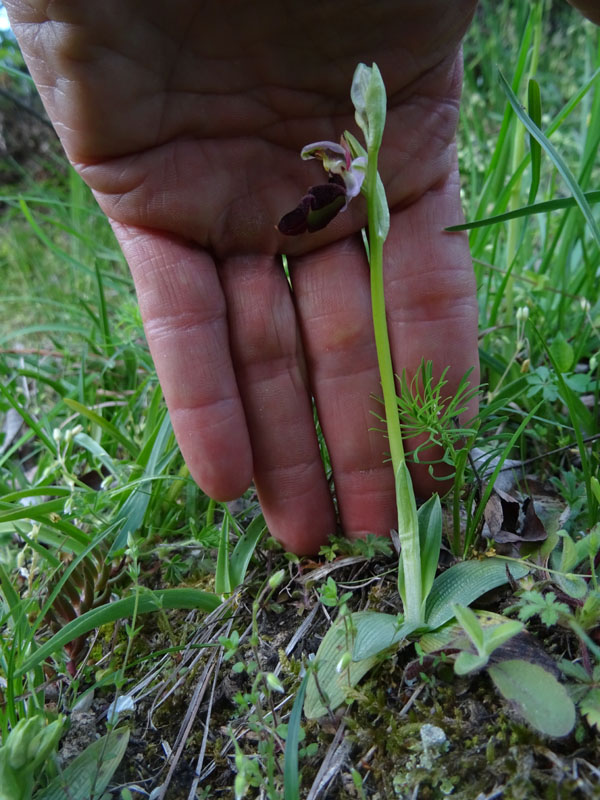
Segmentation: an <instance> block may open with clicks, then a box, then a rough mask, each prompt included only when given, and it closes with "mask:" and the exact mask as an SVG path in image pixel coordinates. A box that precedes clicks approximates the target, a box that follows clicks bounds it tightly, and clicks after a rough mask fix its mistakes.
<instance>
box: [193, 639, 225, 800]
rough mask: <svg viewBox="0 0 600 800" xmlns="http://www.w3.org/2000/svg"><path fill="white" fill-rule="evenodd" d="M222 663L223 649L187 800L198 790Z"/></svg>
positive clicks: (209, 699) (213, 683) (215, 674)
mask: <svg viewBox="0 0 600 800" xmlns="http://www.w3.org/2000/svg"><path fill="white" fill-rule="evenodd" d="M222 662H223V648H221V652H220V654H219V663H218V664H217V665H216V668H215V671H214V675H213V682H212V686H211V690H210V697H209V698H208V708H207V710H206V718H205V720H204V733H203V735H202V744H201V745H200V752H199V753H198V760H197V761H196V774H195V775H194V780H193V781H192V785H191V787H190V793H189V795H188V800H195V798H196V790H197V788H198V784H199V783H200V775H201V772H202V765H203V763H204V755H205V753H206V743H207V741H208V732H209V730H210V726H209V721H210V716H211V713H212V707H213V702H214V699H215V691H216V688H217V681H218V679H219V673H220V669H221V664H222Z"/></svg>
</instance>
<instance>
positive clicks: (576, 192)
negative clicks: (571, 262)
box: [498, 72, 600, 247]
mask: <svg viewBox="0 0 600 800" xmlns="http://www.w3.org/2000/svg"><path fill="white" fill-rule="evenodd" d="M498 75H499V78H500V85H501V86H502V88H503V89H504V92H505V94H506V96H507V97H508V102H509V103H510V104H511V106H512V108H513V111H514V112H515V114H516V115H517V117H518V118H519V119H520V120H521V122H522V123H523V125H524V126H525V127H526V128H527V130H528V131H529V133H530V134H531V136H532V137H533V138H534V139H535V140H536V141H538V142H539V143H540V145H541V146H542V147H543V148H544V150H545V151H546V153H547V154H548V156H549V157H550V159H551V160H552V162H553V163H554V166H555V167H556V169H557V170H558V171H559V173H560V174H561V176H562V177H563V179H564V181H565V183H566V184H567V186H568V187H569V189H570V190H571V194H572V195H573V197H574V198H575V201H576V203H577V205H578V206H579V208H580V210H581V213H582V214H583V216H584V217H585V219H586V221H587V223H588V225H589V226H590V230H591V231H592V235H593V236H594V239H595V240H596V244H597V245H598V247H600V228H598V225H597V223H596V220H595V219H594V215H593V214H592V209H591V208H590V205H589V203H588V201H587V200H586V198H585V195H584V193H583V191H582V190H581V187H580V186H579V184H578V183H577V180H576V179H575V176H574V175H573V173H572V172H571V170H570V169H569V167H568V166H567V164H566V163H565V161H564V160H563V158H562V156H561V155H560V153H559V152H558V150H557V149H556V148H555V147H554V145H553V144H552V143H551V142H550V140H549V139H547V138H546V136H544V134H543V133H542V131H541V130H540V129H539V128H538V126H537V125H536V124H535V122H533V120H532V119H531V118H530V117H529V115H528V114H526V113H525V111H524V110H523V108H522V106H521V104H520V103H519V100H518V98H517V96H516V94H515V93H514V92H513V90H512V89H511V87H510V85H509V83H508V81H507V80H506V78H505V77H504V75H503V74H502V73H501V72H498Z"/></svg>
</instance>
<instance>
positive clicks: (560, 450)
mask: <svg viewBox="0 0 600 800" xmlns="http://www.w3.org/2000/svg"><path fill="white" fill-rule="evenodd" d="M597 439H600V433H594V434H592V436H586V437H585V438H584V439H582V441H583V443H584V444H589V443H590V442H595V441H596V440H597ZM574 447H577V442H571V443H570V444H565V445H563V446H562V447H557V448H555V449H554V450H548V451H547V452H546V453H540V455H539V456H532V457H531V458H526V459H525V461H520V462H519V467H524V466H526V465H527V464H533V463H534V462H536V461H540V460H541V459H542V458H548V456H555V455H556V454H557V453H564V452H565V451H566V450H572V449H573V448H574ZM509 469H515V465H514V464H512V465H509V466H508V467H502V468H501V469H500V472H504V471H506V470H509Z"/></svg>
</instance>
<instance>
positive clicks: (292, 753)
mask: <svg viewBox="0 0 600 800" xmlns="http://www.w3.org/2000/svg"><path fill="white" fill-rule="evenodd" d="M309 674H310V673H309V672H308V670H307V671H306V673H305V675H304V678H302V683H301V684H300V688H299V689H298V694H297V695H296V699H295V700H294V705H293V707H292V713H291V714H290V719H289V722H288V729H287V737H286V740H285V756H284V762H283V791H284V795H283V797H284V800H299V798H300V778H299V775H298V743H299V741H300V720H301V718H302V706H303V705H304V695H305V694H306V686H307V684H308V676H309Z"/></svg>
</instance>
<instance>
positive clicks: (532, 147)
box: [527, 78, 542, 205]
mask: <svg viewBox="0 0 600 800" xmlns="http://www.w3.org/2000/svg"><path fill="white" fill-rule="evenodd" d="M527 105H528V108H529V116H530V117H531V120H532V122H533V123H534V124H535V125H537V126H538V128H541V125H542V98H541V94H540V85H539V83H538V82H537V81H535V80H534V79H533V78H531V80H530V81H529V84H528V86H527ZM529 152H530V153H531V186H530V187H529V197H528V198H527V203H528V204H529V205H531V204H532V203H533V202H535V198H536V196H537V192H538V189H539V186H540V173H541V165H542V148H541V145H540V143H539V142H538V141H537V140H536V139H535V138H534V137H533V136H532V135H531V134H529Z"/></svg>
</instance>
